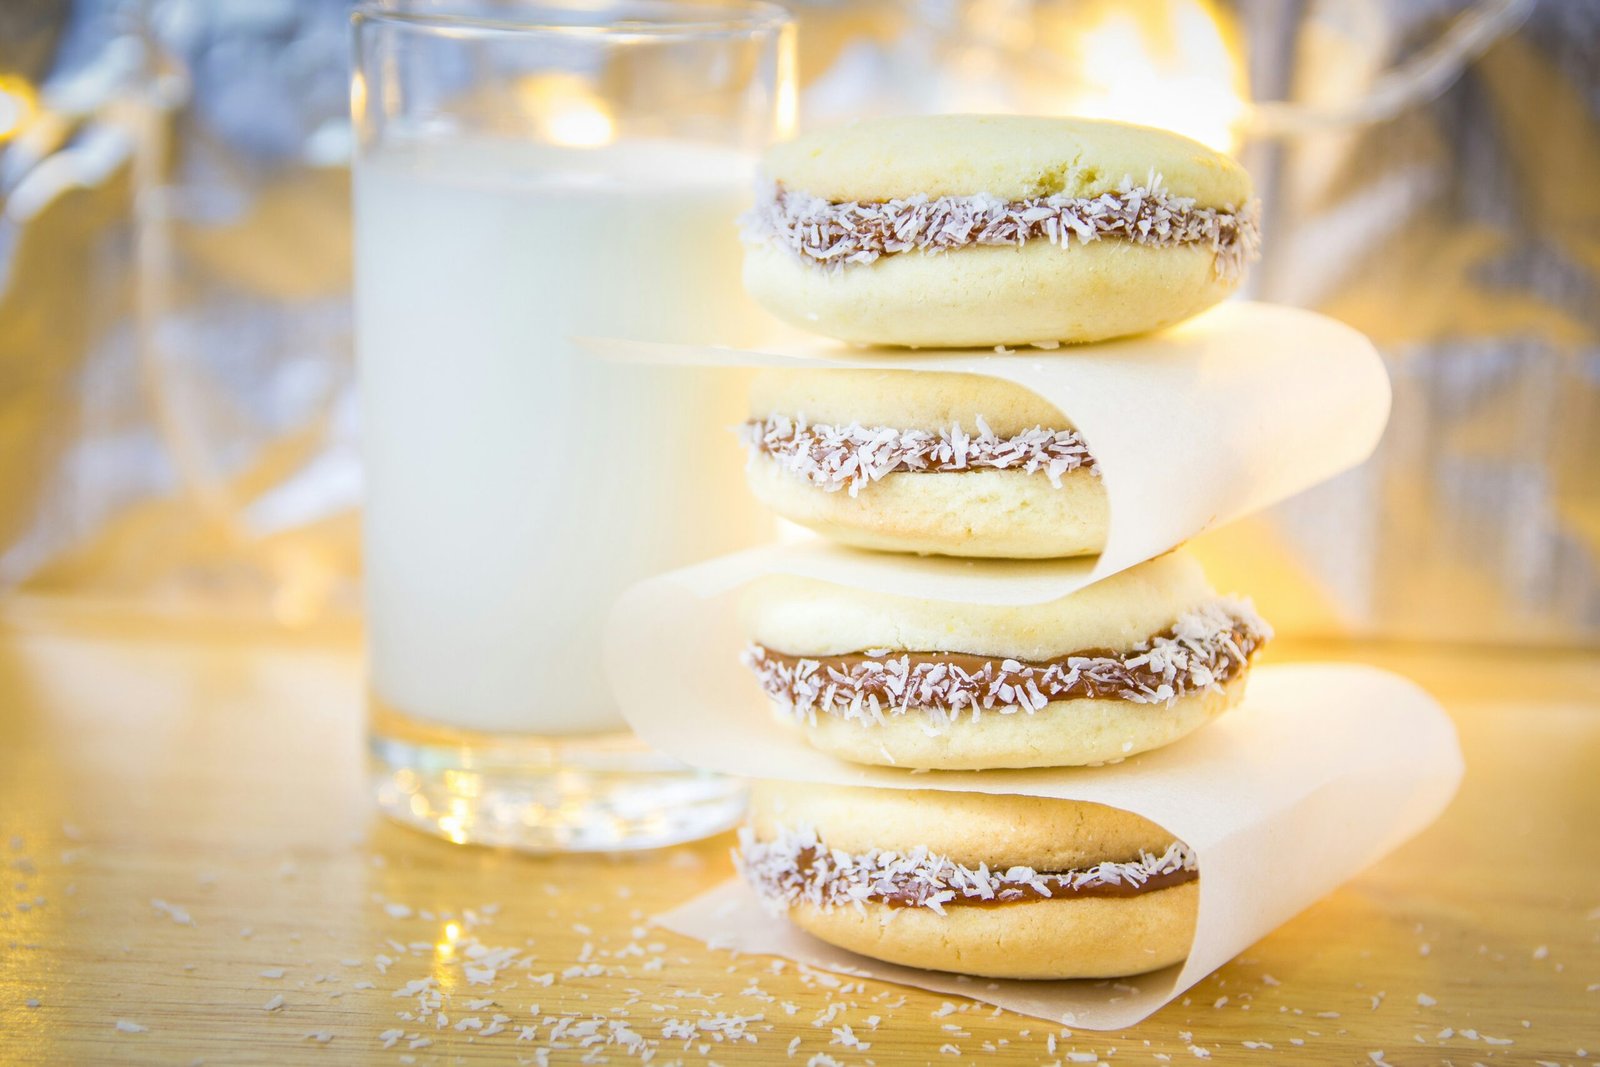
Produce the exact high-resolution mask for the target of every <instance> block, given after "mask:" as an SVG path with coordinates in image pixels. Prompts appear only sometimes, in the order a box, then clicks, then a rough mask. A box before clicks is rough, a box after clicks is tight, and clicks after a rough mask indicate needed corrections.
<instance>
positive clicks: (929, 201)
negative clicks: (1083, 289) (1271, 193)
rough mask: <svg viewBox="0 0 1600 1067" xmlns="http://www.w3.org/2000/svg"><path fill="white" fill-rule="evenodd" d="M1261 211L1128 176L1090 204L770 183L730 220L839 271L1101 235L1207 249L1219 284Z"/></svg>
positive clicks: (1249, 239)
mask: <svg viewBox="0 0 1600 1067" xmlns="http://www.w3.org/2000/svg"><path fill="white" fill-rule="evenodd" d="M1260 214H1261V205H1260V203H1259V202H1257V201H1255V200H1251V201H1250V202H1249V203H1247V204H1244V205H1243V206H1241V207H1234V206H1232V205H1230V206H1228V207H1225V208H1221V209H1217V208H1202V207H1198V206H1196V203H1195V201H1194V200H1193V199H1191V198H1189V197H1184V196H1175V195H1173V194H1172V193H1169V192H1168V191H1167V190H1166V189H1165V188H1164V187H1163V185H1162V179H1161V176H1160V175H1158V174H1155V173H1153V172H1152V173H1151V174H1149V175H1148V176H1147V177H1146V179H1145V183H1144V184H1143V185H1135V184H1134V181H1133V178H1132V176H1131V175H1129V176H1127V177H1124V178H1123V179H1122V181H1121V183H1120V184H1119V185H1118V186H1117V188H1116V189H1115V190H1113V191H1109V192H1105V193H1102V194H1100V195H1099V196H1094V197H1080V196H1068V195H1066V194H1057V195H1055V196H1044V197H1032V198H1029V199H1027V200H1017V201H1006V200H1001V199H999V198H998V197H993V196H983V195H978V196H939V197H928V196H912V197H906V198H905V199H900V200H888V201H867V202H860V201H853V202H849V203H833V202H831V201H828V200H824V199H822V198H820V197H816V196H811V195H809V194H807V193H803V192H799V191H797V190H792V189H786V188H784V187H783V186H781V185H773V186H771V187H770V188H769V189H767V190H766V191H765V193H764V194H758V195H757V200H756V206H755V207H754V208H752V209H751V210H750V211H748V212H746V213H745V215H744V216H743V218H742V219H741V220H740V221H741V224H742V227H743V230H744V237H745V240H746V241H748V242H750V243H752V244H767V243H772V244H777V245H778V246H780V247H782V248H785V249H787V250H788V251H789V252H790V253H791V254H793V255H794V256H796V257H797V258H798V259H800V260H801V261H802V262H806V263H811V264H815V265H817V266H821V267H828V268H832V269H841V268H844V267H848V266H851V265H855V264H863V263H871V262H873V261H874V260H876V259H878V258H879V257H880V256H885V255H894V254H896V253H900V252H911V251H917V252H927V253H933V254H938V253H941V252H948V251H951V250H954V249H958V248H964V247H967V246H970V245H1014V246H1020V245H1022V244H1024V243H1026V242H1028V241H1036V240H1043V241H1049V242H1050V243H1051V244H1052V245H1056V246H1058V247H1060V248H1062V249H1067V248H1070V247H1071V245H1072V239H1073V238H1074V237H1076V238H1077V239H1078V243H1079V244H1088V243H1089V242H1090V241H1097V240H1101V239H1105V238H1111V239H1116V240H1124V241H1132V242H1134V243H1135V244H1142V245H1151V246H1155V247H1158V248H1171V247H1175V246H1178V245H1185V244H1198V245H1201V246H1203V247H1206V248H1209V249H1210V250H1211V253H1212V256H1213V260H1212V263H1213V269H1214V270H1215V271H1216V274H1217V276H1218V277H1219V278H1222V279H1224V280H1229V281H1232V280H1235V279H1237V278H1239V277H1241V276H1242V275H1243V273H1244V268H1245V265H1246V264H1247V263H1249V262H1250V261H1251V260H1253V259H1255V258H1256V256H1257V254H1258V252H1259V249H1260V244H1261V231H1260V222H1259V220H1260Z"/></svg>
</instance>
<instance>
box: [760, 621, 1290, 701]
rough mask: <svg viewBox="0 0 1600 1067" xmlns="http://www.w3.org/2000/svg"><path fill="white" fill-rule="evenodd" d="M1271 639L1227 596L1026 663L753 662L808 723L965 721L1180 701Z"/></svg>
mask: <svg viewBox="0 0 1600 1067" xmlns="http://www.w3.org/2000/svg"><path fill="white" fill-rule="evenodd" d="M1271 636H1272V629H1271V627H1269V626H1268V625H1267V624H1266V622H1265V621H1264V620H1263V619H1261V617H1260V616H1258V615H1257V614H1256V613H1255V611H1254V610H1253V609H1252V608H1251V607H1250V605H1249V603H1248V602H1246V601H1243V600H1238V599H1234V598H1229V597H1221V598H1218V599H1217V600H1214V601H1211V602H1209V603H1207V604H1204V605H1202V606H1200V607H1198V608H1196V609H1194V610H1193V611H1189V612H1185V613H1184V614H1183V615H1181V616H1179V618H1178V621H1177V622H1176V623H1174V624H1173V626H1172V627H1171V628H1170V629H1168V630H1166V631H1164V632H1163V633H1159V634H1156V635H1155V636H1153V637H1151V638H1149V639H1147V640H1146V641H1143V642H1141V643H1140V644H1139V645H1137V646H1135V647H1134V648H1132V649H1130V650H1128V651H1126V652H1116V651H1112V650H1109V649H1088V650H1086V651H1083V652H1074V653H1072V654H1071V655H1067V656H1061V657H1058V658H1055V659H1049V660H1041V661H1027V662H1024V661H1022V660H1015V659H1006V658H1003V657H995V656H981V655H973V654H970V653H965V652H892V651H887V650H872V651H868V652H856V653H849V654H846V655H839V656H816V657H812V656H794V655H789V654H787V653H784V652H778V651H775V650H773V649H771V648H768V647H766V646H765V645H761V644H751V645H749V646H748V647H747V648H746V649H745V652H744V657H743V659H744V663H745V665H746V666H747V667H749V668H750V669H751V670H752V671H753V672H754V673H755V675H756V678H757V679H758V680H759V681H760V683H761V688H762V689H763V690H765V691H766V693H767V695H768V696H769V697H770V698H772V700H773V701H775V702H776V703H778V704H779V705H781V706H783V707H785V708H787V709H788V710H789V711H791V712H792V713H794V714H795V715H796V717H798V718H800V719H802V720H809V719H811V717H812V716H814V715H815V714H816V713H817V712H822V713H825V714H829V715H837V716H841V717H843V718H846V719H857V720H860V721H863V722H871V723H883V722H886V721H887V720H888V717H889V716H891V715H899V714H905V713H907V712H909V711H912V710H922V711H926V712H928V713H930V714H933V715H936V716H940V717H943V718H945V719H955V718H958V717H959V716H960V715H962V714H964V713H969V712H970V713H971V714H972V715H973V716H975V717H976V716H977V715H979V714H981V713H982V712H985V711H996V712H1000V713H1002V714H1005V713H1012V712H1018V711H1023V712H1033V711H1038V710H1039V709H1041V708H1043V707H1044V706H1045V705H1046V704H1049V703H1051V702H1052V701H1058V700H1078V699H1091V700H1099V699H1113V700H1127V701H1132V702H1134V703H1139V704H1171V703H1172V702H1173V701H1175V700H1177V699H1178V698H1179V697H1181V696H1184V695H1186V694H1188V693H1193V692H1198V691H1201V690H1205V689H1213V688H1220V687H1221V686H1222V685H1223V684H1224V683H1226V682H1227V681H1229V680H1230V679H1232V678H1234V677H1235V676H1237V675H1238V674H1239V673H1240V671H1242V670H1243V669H1244V667H1245V665H1246V664H1247V663H1248V662H1249V660H1250V656H1251V655H1252V654H1253V653H1254V652H1255V651H1256V650H1257V649H1258V648H1260V647H1261V646H1262V645H1263V644H1265V643H1266V641H1267V640H1268V639H1269V638H1270V637H1271Z"/></svg>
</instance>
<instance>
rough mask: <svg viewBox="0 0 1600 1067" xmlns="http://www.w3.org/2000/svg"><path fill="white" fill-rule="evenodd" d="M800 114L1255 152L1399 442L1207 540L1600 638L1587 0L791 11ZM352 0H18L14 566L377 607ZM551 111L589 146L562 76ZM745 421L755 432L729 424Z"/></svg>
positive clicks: (1597, 232)
mask: <svg viewBox="0 0 1600 1067" xmlns="http://www.w3.org/2000/svg"><path fill="white" fill-rule="evenodd" d="M791 6H792V7H793V8H794V9H795V11H796V14H797V16H798V19H799V22H800V34H799V43H800V70H799V80H800V85H801V92H800V98H799V100H798V101H796V106H797V110H798V115H799V121H800V123H801V125H803V126H813V125H822V124H826V123H829V122H834V121H840V120H843V119H847V118H851V117H855V116H859V115H866V114H877V113H891V112H907V111H1025V112H1036V113H1081V114H1089V115H1096V116H1103V117H1111V118H1120V119H1127V120H1131V121H1137V122H1144V123H1148V124H1152V125H1159V126H1166V127H1170V128H1173V129H1177V130H1179V131H1180V132H1183V133H1187V134H1189V135H1191V136H1194V137H1196V138H1198V139H1200V140H1203V141H1205V142H1207V143H1209V144H1212V145H1215V146H1217V147H1221V148H1225V149H1228V150H1231V151H1234V152H1237V153H1238V154H1240V156H1241V158H1242V159H1243V160H1244V161H1245V162H1246V164H1247V166H1249V167H1250V169H1251V171H1252V173H1253V174H1254V176H1255V179H1256V182H1257V186H1258V188H1259V189H1260V191H1261V195H1262V198H1263V200H1264V202H1265V206H1266V216H1265V221H1266V229H1267V242H1266V248H1265V254H1264V258H1263V260H1262V262H1261V263H1260V264H1258V265H1257V267H1256V269H1255V271H1254V273H1253V276H1252V280H1251V283H1250V286H1251V291H1250V295H1251V296H1253V297H1255V298H1259V299H1268V300H1275V301H1281V302H1286V303H1292V304H1298V305H1303V306H1310V307H1315V308H1317V309H1319V310H1322V311H1324V312H1326V313H1328V314H1331V315H1334V316H1336V317H1338V318H1341V319H1343V320H1344V321H1346V322H1349V323H1351V324H1352V325H1354V326H1356V327H1358V328H1359V329H1362V330H1364V331H1366V332H1367V333H1368V334H1370V335H1371V336H1372V337H1373V338H1374V340H1375V341H1377V343H1378V344H1379V346H1380V348H1381V349H1382V351H1383V353H1384V355H1385V358H1386V359H1387V361H1388V365H1389V369H1390V373H1391V375H1392V377H1393V379H1394V384H1395V408H1394V416H1393V420H1392V423H1391V426H1390V429H1389V432H1388V435H1387V437H1386V439H1385V441H1384V444H1383V446H1382V447H1381V449H1380V452H1379V454H1378V455H1377V456H1376V457H1375V458H1374V459H1373V460H1372V461H1371V462H1369V463H1368V464H1366V465H1365V466H1363V467H1362V468H1360V469H1359V470H1356V471H1353V472H1351V473H1349V474H1347V475H1345V476H1343V477H1341V478H1340V479H1338V480H1336V481H1335V482H1333V483H1330V484H1328V485H1326V486H1323V487H1320V488H1318V489H1316V490H1314V491H1312V492H1309V493H1307V494H1305V495H1303V496H1302V497H1299V498H1297V499H1295V500H1293V501H1290V502H1288V503H1286V504H1285V505H1282V506H1280V507H1279V508H1276V509H1274V510H1273V511H1272V512H1270V513H1268V514H1266V515H1262V516H1259V517H1257V518H1254V519H1251V520H1247V521H1245V522H1241V523H1238V524H1236V525H1234V526H1230V527H1229V528H1227V529H1225V530H1222V531H1219V532H1217V533H1214V534H1210V535H1207V536H1206V537H1205V538H1203V539H1202V540H1201V542H1200V544H1199V545H1198V546H1197V547H1198V548H1199V550H1200V551H1201V553H1202V555H1203V557H1204V558H1205V560H1206V562H1207V563H1208V565H1209V566H1210V567H1211V569H1212V571H1213V572H1214V576H1215V578H1216V580H1217V583H1218V584H1219V585H1223V586H1227V587H1230V588H1234V589H1238V590H1242V591H1247V592H1250V593H1251V594H1252V595H1254V596H1255V598H1256V600H1257V602H1258V604H1259V605H1260V606H1261V608H1262V610H1263V611H1264V612H1265V613H1266V614H1267V615H1268V616H1269V617H1271V618H1272V619H1273V620H1274V621H1275V622H1276V623H1277V624H1278V625H1279V628H1280V630H1283V631H1286V632H1289V633H1292V634H1296V635H1302V636H1330V635H1349V636H1359V637H1363V638H1372V637H1380V638H1401V639H1418V640H1449V641H1465V642H1475V643H1476V642H1483V643H1499V644H1546V645H1586V646H1593V645H1595V644H1597V643H1600V474H1597V471H1600V463H1597V462H1596V461H1597V457H1600V291H1597V290H1600V116H1597V114H1596V109H1597V107H1600V74H1597V72H1600V7H1597V6H1596V5H1593V4H1588V3H1582V2H1577V0H1573V2H1561V0H1543V2H1537V3H1535V2H1532V0H1498V2H1494V0H1481V2H1475V3H1469V2H1453V3H1452V2H1434V0H1427V2H1418V3H1413V4H1405V5H1391V4H1383V3H1378V2H1344V3H1337V2H1315V0H1307V2H1296V3H1282V2H1268V0H1260V2H1236V3H1209V2H1205V0H1145V2H1141V3H1132V4H1116V3H1109V2H1104V0H1048V2H1027V0H947V2H941V3H934V2H918V0H897V2H891V0H872V2H861V3H830V2H826V0H811V2H806V3H798V4H794V5H791ZM346 24H347V7H346V5H345V4H344V3H341V2H338V0H322V2H317V0H248V2H246V0H213V2H202V0H143V2H130V0H80V2H77V3H70V4H69V3H42V2H37V0H21V2H11V3H8V4H6V5H5V6H4V7H3V8H0V589H4V590H9V591H10V592H11V593H12V594H13V597H12V600H13V603H26V604H28V605H32V606H33V607H35V608H44V609H46V610H48V609H49V608H50V607H51V606H53V605H71V606H73V607H74V608H75V609H76V608H82V607H85V606H89V607H94V606H101V607H106V608H111V609H117V610H120V609H123V608H127V607H130V606H131V607H137V608H138V609H139V610H140V611H141V612H146V613H152V614H168V615H173V616H179V617H182V618H185V619H188V618H193V617H199V618H202V619H215V620H235V621H239V622H242V623H245V624H249V625H257V624H263V625H269V626H272V627H282V628H290V629H295V630H321V629H326V628H332V629H339V630H347V629H349V628H352V627H353V626H355V625H356V624H357V622H358V619H357V615H358V607H359V597H358V596H357V583H358V581H359V568H360V559H359V556H360V553H359V541H358V537H357V527H358V523H357V516H358V509H359V504H360V494H361V468H360V462H359V454H358V451H357V448H356V433H357V429H358V427H357V425H356V420H355V405H354V402H353V395H352V394H353V389H354V386H355V383H354V380H353V365H352V362H353V361H352V356H351V338H350V310H349V295H350V249H349V243H350V234H349V204H348V199H349V194H348V170H347V158H348V152H349V142H350V135H349V124H348V119H347V88H346V87H347V84H348V58H347V51H348V49H347V39H346V33H347V25H346ZM526 107H527V108H528V110H529V113H530V115H531V116H532V117H534V118H535V119H536V120H537V121H539V122H541V123H544V124H546V125H548V127H549V128H550V129H551V130H555V131H559V137H560V139H564V140H567V141H569V142H571V143H577V144H583V143H598V142H603V141H604V140H605V139H606V138H607V136H608V135H609V120H608V118H607V116H606V115H605V114H604V112H603V110H602V109H600V108H599V107H598V105H597V104H596V102H595V101H593V100H590V99H587V98H586V97H585V96H584V94H583V93H582V91H581V89H580V88H579V87H577V86H575V85H570V84H566V83H562V82H557V81H551V80H549V79H545V80H543V81H539V82H533V81H530V84H529V85H528V88H527V93H526ZM729 447H730V448H733V447H736V446H735V445H734V443H733V441H732V439H731V437H730V441H729Z"/></svg>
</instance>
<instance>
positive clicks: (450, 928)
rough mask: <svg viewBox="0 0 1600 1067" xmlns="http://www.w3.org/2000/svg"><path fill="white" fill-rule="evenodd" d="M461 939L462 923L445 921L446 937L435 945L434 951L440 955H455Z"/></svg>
mask: <svg viewBox="0 0 1600 1067" xmlns="http://www.w3.org/2000/svg"><path fill="white" fill-rule="evenodd" d="M460 940H461V924H460V923H445V924H444V939H443V940H442V941H439V942H438V943H437V944H435V945H434V946H433V948H434V951H435V952H436V953H438V954H439V955H440V956H445V957H449V956H453V955H455V951H456V942H457V941H460Z"/></svg>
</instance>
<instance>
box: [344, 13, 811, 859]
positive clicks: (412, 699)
mask: <svg viewBox="0 0 1600 1067" xmlns="http://www.w3.org/2000/svg"><path fill="white" fill-rule="evenodd" d="M353 24H354V36H355V47H356V64H355V71H354V75H353V83H352V90H351V107H352V113H353V116H354V120H355V127H356V133H357V138H358V148H357V153H356V163H355V168H354V197H355V220H356V230H355V252H356V300H355V303H356V335H357V351H358V360H359V368H360V375H361V390H362V402H363V407H362V418H363V433H364V439H365V459H366V478H367V483H366V484H367V492H366V505H365V515H364V544H365V556H364V560H365V580H366V597H367V625H368V657H369V664H370V665H369V682H370V692H369V707H370V717H371V727H370V740H371V745H370V748H371V756H372V760H373V764H374V775H375V783H376V792H377V796H378V799H379V803H380V805H381V806H382V807H383V809H384V810H385V811H387V812H388V813H389V814H391V815H393V816H394V817H396V818H398V819H400V820H402V821H404V822H406V823H408V824H410V825H413V826H416V827H419V828H421V829H425V830H428V831H430V832H432V833H436V834H440V835H442V836H445V837H448V838H450V839H451V840H454V841H458V842H466V841H471V842H479V843H485V844H493V845H502V846H509V847H514V848H520V849H525V850H530V851H554V850H583V849H608V850H609V849H630V848H644V847H651V846H657V845H664V844H671V843H674V842H678V841H685V840H690V839H693V838H697V837H701V836H704V835H706V834H710V833H715V832H717V831H719V830H722V829H724V828H726V827H727V826H729V825H730V824H731V823H732V822H734V821H735V820H736V819H737V818H738V816H739V813H740V811H741V809H742V806H743V793H742V788H741V786H740V785H739V784H738V783H736V782H734V781H731V780H728V779H724V778H719V777H717V776H713V775H708V774H705V773H702V772H698V771H694V770H691V769H689V768H686V767H684V766H683V765H681V764H677V763H674V762H673V761H671V760H668V759H666V758H665V757H663V756H660V755H659V754H656V753H653V752H650V751H648V750H646V749H645V748H644V747H643V746H642V745H640V744H639V743H638V742H637V741H636V740H634V739H633V738H632V737H631V736H630V735H629V734H628V733H627V730H626V726H625V725H624V723H623V721H622V719H621V717H620V716H619V715H618V713H617V709H616V707H615V705H614V704H613V702H612V700H611V695H610V691H609V688H608V686H607V683H606V678H605V675H604V672H603V670H602V666H601V644H602V631H603V628H604V622H605V619H606V616H607V613H608V612H609V611H610V609H611V606H612V604H613V602H614V600H615V598H616V596H617V594H618V593H619V592H620V591H621V590H622V589H623V588H625V587H626V586H627V585H629V584H631V583H632V582H634V581H637V580H638V579H640V578H642V577H644V576H646V575H648V574H651V573H654V572H657V571H661V570H664V569H667V568H670V567H675V566H679V565H682V564H685V563H689V562H693V561H694V560H697V559H701V558H705V557H708V556H711V555H715V554H717V553H720V552H725V551H728V550H731V549H734V548H738V547H742V546H744V545H748V544H750V543H753V542H755V541H759V540H762V539H764V538H765V537H766V536H767V535H768V534H769V532H770V528H769V526H768V520H767V519H766V518H765V517H764V516H763V515H761V514H760V512H759V511H758V510H757V509H756V508H755V507H754V505H752V504H751V503H750V502H749V501H748V499H747V495H746V493H745V492H744V489H743V485H742V478H741V474H740V468H741V457H740V455H739V449H738V447H737V445H736V444H735V442H734V441H733V439H732V435H731V434H730V433H729V430H728V427H730V426H731V425H734V424H736V423H737V422H739V421H740V419H741V418H742V417H743V411H742V408H741V404H742V402H743V395H742V394H743V383H742V382H740V381H738V380H736V378H733V377H730V376H728V375H727V374H726V373H717V372H712V371H686V370H683V369H681V368H680V369H670V368H650V367H638V366H628V367H622V366H614V365H608V364H605V363H603V362H600V361H598V360H596V359H594V358H592V357H590V356H587V355H585V354H584V353H583V352H582V351H581V350H580V349H579V348H578V347H577V346H576V345H575V344H574V343H573V341H572V339H573V338H574V337H580V336H584V335H608V336H633V337H639V338H651V339H662V340H717V341H722V342H728V343H738V342H739V341H741V340H742V339H748V338H749V337H750V336H751V335H752V332H753V331H754V330H755V329H757V327H758V323H759V321H760V318H759V316H760V313H759V312H758V311H756V310H754V308H753V307H752V305H751V304H750V303H748V302H747V300H746V298H745V297H744V295H743V292H742V290H741V288H740V284H739V258H740V251H739V246H738V238H737V232H736V223H735V217H736V216H737V214H738V213H739V212H740V211H741V210H742V209H743V207H744V205H745V203H746V202H747V200H748V198H749V196H750V193H751V186H752V181H753V176H754V166H755V163H754V161H755V156H756V154H757V153H758V152H759V151H760V149H761V148H763V147H764V146H765V145H766V144H767V143H768V142H769V141H770V140H772V139H773V138H774V137H776V136H779V135H781V134H784V133H786V132H787V129H786V126H787V124H788V123H789V122H790V121H791V119H790V116H789V112H790V111H792V108H793V99H794V96H793V93H794V85H793V69H794V68H793V44H794V42H793V30H792V26H791V24H790V22H789V20H788V16H787V14H786V13H785V12H784V11H783V10H782V9H780V8H777V7H774V6H771V5H768V4H760V3H734V4H729V3H721V2H716V3H712V2H704V3H696V2H677V0H670V2H669V0H638V2H621V3H605V2H599V0H567V2H559V0H558V2H554V3H513V2H504V0H502V2H498V3H497V2H492V0H387V2H381V3H378V2H374V3H366V4H361V5H359V6H358V7H357V9H356V13H355V15H354V19H353Z"/></svg>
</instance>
